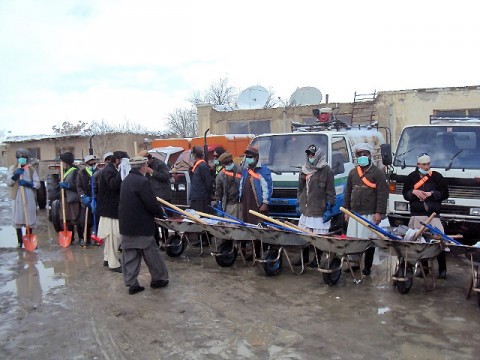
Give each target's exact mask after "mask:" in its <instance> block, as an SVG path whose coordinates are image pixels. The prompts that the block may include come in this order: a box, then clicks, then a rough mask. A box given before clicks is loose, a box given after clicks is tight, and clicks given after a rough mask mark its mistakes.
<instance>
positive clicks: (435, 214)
mask: <svg viewBox="0 0 480 360" xmlns="http://www.w3.org/2000/svg"><path fill="white" fill-rule="evenodd" d="M435 216H437V213H432V215H430V216H429V217H428V219H427V221H425V224H430V222H431V221H432V220H433V218H434V217H435ZM426 229H427V227H426V226H425V225H422V226H421V227H420V229H419V230H418V231H417V232H416V233H415V236H414V237H413V238H412V240H410V241H412V242H413V241H417V239H418V238H419V237H420V235H422V234H423V232H424V231H425V230H426Z"/></svg>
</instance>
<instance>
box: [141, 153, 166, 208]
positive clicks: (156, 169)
mask: <svg viewBox="0 0 480 360" xmlns="http://www.w3.org/2000/svg"><path fill="white" fill-rule="evenodd" d="M148 167H150V168H151V169H152V170H153V174H152V175H150V174H147V178H148V179H149V180H150V184H152V190H153V193H154V194H155V196H158V197H160V198H162V199H164V200H167V201H170V200H171V199H172V188H171V184H170V172H169V171H168V166H167V164H165V162H163V161H162V160H160V159H157V158H153V161H152V163H151V164H150V165H148Z"/></svg>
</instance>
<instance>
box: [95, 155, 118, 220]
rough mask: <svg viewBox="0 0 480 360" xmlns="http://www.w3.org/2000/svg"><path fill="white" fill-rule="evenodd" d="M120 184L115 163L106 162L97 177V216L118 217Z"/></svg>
mask: <svg viewBox="0 0 480 360" xmlns="http://www.w3.org/2000/svg"><path fill="white" fill-rule="evenodd" d="M121 185H122V178H121V177H120V172H119V171H118V170H117V168H116V167H115V165H113V164H112V163H110V162H109V163H107V165H105V167H104V168H103V169H102V172H101V173H100V174H99V179H98V194H97V214H98V215H99V216H104V217H108V218H111V219H118V204H119V202H120V186H121Z"/></svg>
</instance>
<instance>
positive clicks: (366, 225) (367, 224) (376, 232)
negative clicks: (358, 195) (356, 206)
mask: <svg viewBox="0 0 480 360" xmlns="http://www.w3.org/2000/svg"><path fill="white" fill-rule="evenodd" d="M340 211H341V212H343V213H344V214H347V215H348V216H350V217H351V218H353V219H354V220H356V221H358V222H359V223H360V224H362V225H363V226H365V227H366V228H367V229H368V230H370V231H371V232H373V233H374V234H376V235H377V236H379V237H380V238H381V239H384V240H387V237H386V236H385V235H383V234H382V233H381V232H379V231H377V230H375V229H374V228H372V227H371V226H370V224H369V223H367V222H366V221H365V220H363V219H360V218H359V217H358V216H356V215H355V214H353V213H351V212H350V211H348V210H347V209H345V208H344V207H343V206H341V207H340Z"/></svg>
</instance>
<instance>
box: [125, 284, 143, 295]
mask: <svg viewBox="0 0 480 360" xmlns="http://www.w3.org/2000/svg"><path fill="white" fill-rule="evenodd" d="M143 290H145V288H144V287H143V286H139V285H132V286H130V287H129V288H128V293H129V294H130V295H133V294H136V293H139V292H140V291H143Z"/></svg>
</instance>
